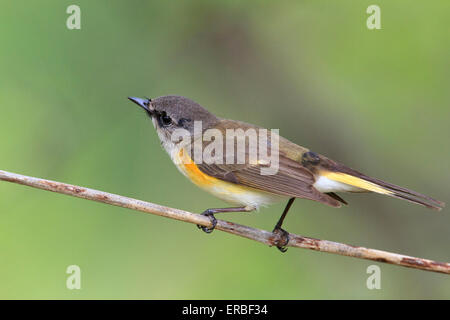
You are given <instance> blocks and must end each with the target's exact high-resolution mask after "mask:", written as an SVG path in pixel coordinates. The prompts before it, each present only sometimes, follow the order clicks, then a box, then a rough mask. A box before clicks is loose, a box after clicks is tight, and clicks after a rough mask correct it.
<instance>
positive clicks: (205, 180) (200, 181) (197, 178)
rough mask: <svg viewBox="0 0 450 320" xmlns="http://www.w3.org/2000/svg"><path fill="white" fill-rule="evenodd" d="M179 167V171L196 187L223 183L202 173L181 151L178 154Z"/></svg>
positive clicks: (182, 150)
mask: <svg viewBox="0 0 450 320" xmlns="http://www.w3.org/2000/svg"><path fill="white" fill-rule="evenodd" d="M177 160H179V166H180V169H181V171H182V172H183V173H184V174H185V175H186V176H187V177H188V178H189V179H191V181H192V182H193V183H195V184H196V185H198V186H201V187H206V186H211V185H216V184H218V183H224V181H222V180H219V179H217V178H214V177H211V176H209V175H207V174H205V173H203V172H202V171H201V170H200V169H199V168H198V167H197V165H196V164H195V163H194V161H192V159H191V158H190V157H189V155H187V154H186V153H185V152H184V149H181V150H180V152H179V153H178V159H177Z"/></svg>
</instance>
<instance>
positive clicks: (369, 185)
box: [320, 171, 393, 195]
mask: <svg viewBox="0 0 450 320" xmlns="http://www.w3.org/2000/svg"><path fill="white" fill-rule="evenodd" d="M320 175H322V176H324V177H326V178H328V179H330V180H334V181H337V182H341V183H345V184H348V185H350V186H354V187H357V188H361V189H364V190H368V191H372V192H376V193H381V194H387V195H390V194H393V192H391V191H389V190H386V189H384V188H382V187H380V186H379V185H377V184H375V183H373V182H370V181H366V180H364V179H361V178H358V177H355V176H352V175H349V174H346V173H341V172H329V171H328V172H321V173H320Z"/></svg>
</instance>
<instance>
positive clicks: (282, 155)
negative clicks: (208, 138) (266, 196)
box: [197, 120, 340, 207]
mask: <svg viewBox="0 0 450 320" xmlns="http://www.w3.org/2000/svg"><path fill="white" fill-rule="evenodd" d="M226 121H227V120H222V123H221V124H219V126H217V129H219V130H221V131H222V132H224V133H225V128H228V129H230V127H231V128H232V127H233V126H234V127H239V128H242V129H243V130H247V129H249V128H253V129H255V130H259V129H260V128H258V127H255V126H252V125H249V124H246V123H241V122H239V123H237V122H234V121H233V122H231V121H230V122H228V123H227V122H226ZM278 137H279V136H278ZM270 138H271V137H270V132H269V133H268V137H267V141H268V145H269V146H270V143H271V139H270ZM279 139H280V148H279V149H280V150H279V162H278V170H277V171H276V173H275V174H272V175H263V174H261V169H263V168H266V169H267V168H268V167H270V164H267V163H266V162H262V163H261V162H260V163H255V162H252V161H251V160H250V159H249V154H250V153H251V150H252V146H249V141H248V139H246V142H245V143H246V148H245V162H244V163H242V164H239V163H236V161H234V162H233V163H231V164H227V163H226V162H227V161H226V159H225V157H226V155H225V151H226V150H225V151H224V152H223V154H224V156H223V161H221V162H222V163H217V162H214V163H211V164H208V163H205V162H202V163H199V164H197V166H198V168H199V169H200V170H201V171H202V172H203V173H205V174H207V175H209V176H213V177H215V178H218V179H221V180H224V181H227V182H231V183H236V184H239V185H243V186H247V187H251V188H255V189H259V190H263V191H266V192H270V193H274V194H278V195H283V196H287V197H296V198H305V199H310V200H314V201H318V202H322V203H325V204H327V205H330V206H333V207H339V206H340V202H339V201H338V200H336V199H334V198H333V197H331V196H329V195H327V194H325V193H321V192H319V191H318V190H317V189H315V188H314V186H313V184H314V182H315V178H314V175H313V174H312V172H311V171H310V170H309V169H307V168H306V167H304V166H303V165H302V163H301V161H298V160H300V159H301V157H302V154H303V153H304V152H306V151H307V149H305V148H302V147H300V146H297V145H295V144H293V143H292V142H290V141H288V140H286V139H284V138H282V137H279ZM281 139H283V143H281V142H282V141H281ZM208 143H209V142H203V145H204V146H206V145H208ZM224 147H225V146H224ZM224 149H225V148H224ZM235 149H237V148H235ZM204 150H205V149H204ZM269 150H270V149H269ZM297 159H298V160H297Z"/></svg>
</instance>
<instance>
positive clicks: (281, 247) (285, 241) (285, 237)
mask: <svg viewBox="0 0 450 320" xmlns="http://www.w3.org/2000/svg"><path fill="white" fill-rule="evenodd" d="M294 200H295V198H290V199H289V201H288V203H287V205H286V207H285V208H284V210H283V213H282V214H281V217H280V219H279V220H278V222H277V224H276V225H275V228H273V231H272V232H273V233H277V234H279V235H280V237H281V239H283V241H277V248H278V250H280V251H281V252H286V251H287V248H286V246H287V244H288V243H289V232H287V231H286V230H283V229H281V225H282V224H283V221H284V218H286V215H287V213H288V211H289V209H290V208H291V206H292V204H293V203H294Z"/></svg>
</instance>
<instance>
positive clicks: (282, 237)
mask: <svg viewBox="0 0 450 320" xmlns="http://www.w3.org/2000/svg"><path fill="white" fill-rule="evenodd" d="M272 232H273V233H275V234H276V235H278V236H279V240H276V241H275V245H276V246H277V249H278V250H280V251H281V252H283V253H285V252H286V251H287V249H288V248H286V246H287V245H288V243H289V232H287V231H286V230H284V229H281V228H277V227H275V229H273V231H272Z"/></svg>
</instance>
